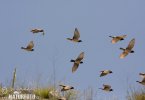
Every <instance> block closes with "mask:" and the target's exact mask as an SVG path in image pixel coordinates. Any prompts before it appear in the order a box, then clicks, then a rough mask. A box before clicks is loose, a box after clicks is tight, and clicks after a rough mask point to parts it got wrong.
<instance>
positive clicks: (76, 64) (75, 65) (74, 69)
mask: <svg viewBox="0 0 145 100" xmlns="http://www.w3.org/2000/svg"><path fill="white" fill-rule="evenodd" d="M78 67H79V64H78V63H74V65H73V67H72V73H73V72H75V71H76V70H77V69H78Z"/></svg>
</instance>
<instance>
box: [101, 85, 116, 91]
mask: <svg viewBox="0 0 145 100" xmlns="http://www.w3.org/2000/svg"><path fill="white" fill-rule="evenodd" d="M99 89H101V90H104V91H108V92H110V91H113V89H111V86H110V85H105V84H103V88H99Z"/></svg>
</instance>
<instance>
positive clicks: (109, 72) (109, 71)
mask: <svg viewBox="0 0 145 100" xmlns="http://www.w3.org/2000/svg"><path fill="white" fill-rule="evenodd" d="M100 72H101V74H100V77H102V76H106V75H108V74H111V73H113V72H112V71H111V70H103V71H100Z"/></svg>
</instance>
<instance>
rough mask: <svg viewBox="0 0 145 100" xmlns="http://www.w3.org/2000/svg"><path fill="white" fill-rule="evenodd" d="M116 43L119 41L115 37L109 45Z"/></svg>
mask: <svg viewBox="0 0 145 100" xmlns="http://www.w3.org/2000/svg"><path fill="white" fill-rule="evenodd" d="M118 41H119V39H118V38H116V37H115V38H113V39H112V41H111V43H112V44H114V43H117V42H118Z"/></svg>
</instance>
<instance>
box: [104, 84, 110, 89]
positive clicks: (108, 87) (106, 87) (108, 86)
mask: <svg viewBox="0 0 145 100" xmlns="http://www.w3.org/2000/svg"><path fill="white" fill-rule="evenodd" d="M103 86H104V89H111V86H110V85H105V84H103Z"/></svg>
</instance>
